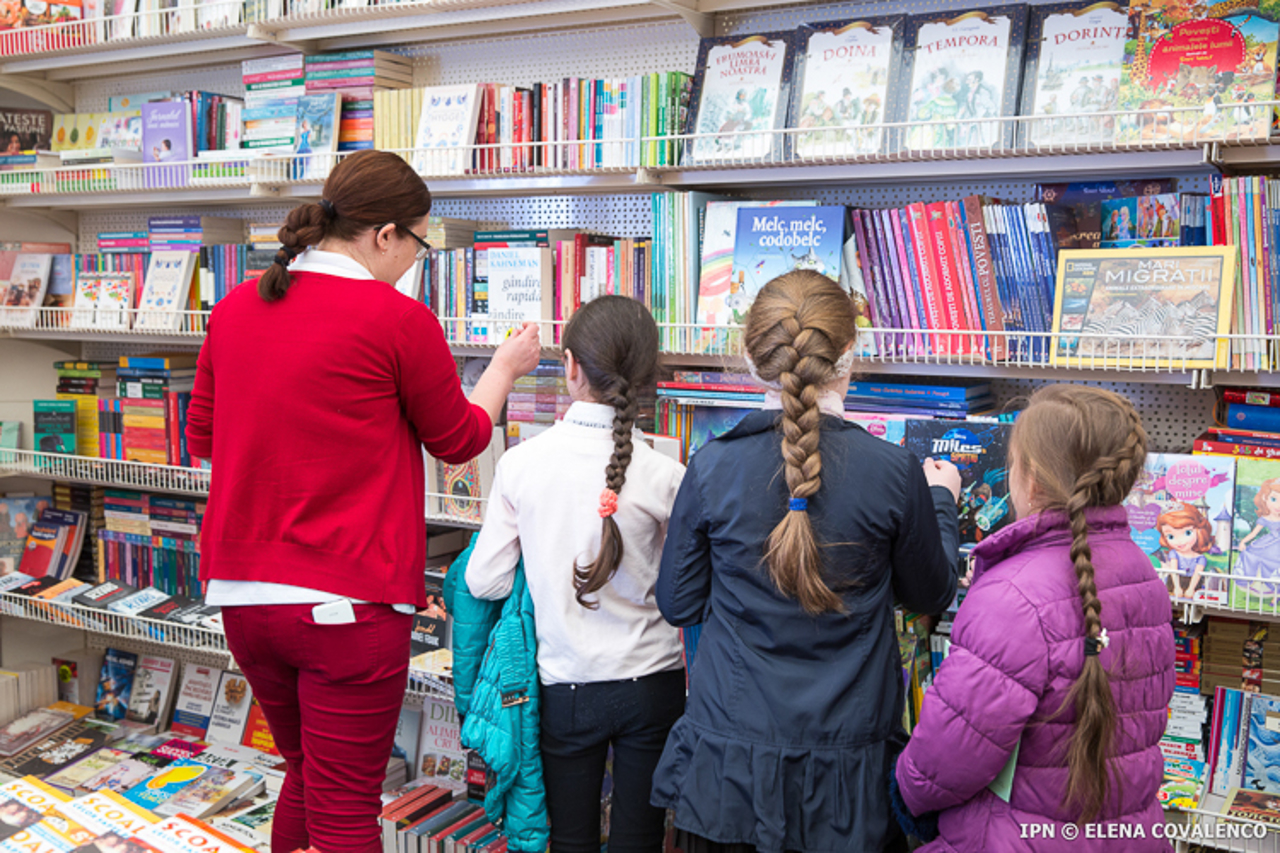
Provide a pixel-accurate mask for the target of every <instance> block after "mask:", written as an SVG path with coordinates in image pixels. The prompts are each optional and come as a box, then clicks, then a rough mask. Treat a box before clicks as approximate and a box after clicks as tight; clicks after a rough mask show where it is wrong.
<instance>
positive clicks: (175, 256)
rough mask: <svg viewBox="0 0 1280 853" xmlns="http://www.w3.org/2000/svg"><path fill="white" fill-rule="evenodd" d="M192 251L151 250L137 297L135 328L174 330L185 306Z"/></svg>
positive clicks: (195, 256)
mask: <svg viewBox="0 0 1280 853" xmlns="http://www.w3.org/2000/svg"><path fill="white" fill-rule="evenodd" d="M197 257H198V256H197V255H196V254H195V253H194V252H182V251H178V252H152V253H151V261H150V263H149V264H148V265H147V277H146V278H145V279H144V280H143V283H142V295H141V297H139V299H138V317H137V320H136V321H135V322H134V324H133V325H134V328H135V329H167V330H174V329H178V328H180V327H181V325H182V314H181V313H179V312H181V311H183V310H184V309H185V308H186V307H187V297H188V294H189V293H190V288H191V279H192V265H193V263H194V260H195V259H196V258H197Z"/></svg>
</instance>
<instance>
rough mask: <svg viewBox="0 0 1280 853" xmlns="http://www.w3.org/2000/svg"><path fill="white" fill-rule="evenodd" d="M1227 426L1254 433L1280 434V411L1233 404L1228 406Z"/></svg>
mask: <svg viewBox="0 0 1280 853" xmlns="http://www.w3.org/2000/svg"><path fill="white" fill-rule="evenodd" d="M1227 426H1228V427H1230V428H1231V429H1247V430H1253V431H1254V432H1280V409H1275V408H1271V407H1270V406H1248V405H1244V404H1242V403H1231V404H1230V405H1228V406H1227Z"/></svg>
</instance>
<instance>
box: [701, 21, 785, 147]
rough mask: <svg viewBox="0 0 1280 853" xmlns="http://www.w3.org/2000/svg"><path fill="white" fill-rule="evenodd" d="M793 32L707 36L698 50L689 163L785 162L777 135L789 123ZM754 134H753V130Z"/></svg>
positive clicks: (781, 145)
mask: <svg viewBox="0 0 1280 853" xmlns="http://www.w3.org/2000/svg"><path fill="white" fill-rule="evenodd" d="M794 38H795V36H794V34H793V33H789V32H775V33H763V34H760V35H751V36H727V37H719V38H704V39H703V40H702V43H701V44H700V45H699V46H698V70H697V74H696V75H695V78H694V84H693V99H692V108H691V109H690V110H689V124H688V130H687V132H688V133H690V134H696V137H695V138H694V139H693V140H691V141H690V142H689V145H688V148H687V151H686V155H685V156H686V158H687V159H686V162H690V163H718V162H730V161H737V162H752V161H755V162H760V161H766V162H767V161H769V160H772V159H775V158H781V157H782V156H783V152H784V151H785V148H786V146H784V145H783V144H782V135H781V134H778V133H776V132H775V131H776V130H777V129H780V128H782V127H784V126H785V125H786V119H787V105H788V103H789V101H790V95H791V73H792V67H791V66H792V64H793V60H794V57H793V52H794V50H795V42H794ZM753 131H754V132H753Z"/></svg>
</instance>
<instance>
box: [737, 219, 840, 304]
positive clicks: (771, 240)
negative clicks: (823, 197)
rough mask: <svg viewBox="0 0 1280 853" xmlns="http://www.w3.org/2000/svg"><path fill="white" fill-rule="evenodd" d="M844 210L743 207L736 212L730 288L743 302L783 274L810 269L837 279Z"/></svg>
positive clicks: (838, 276) (751, 298) (833, 279)
mask: <svg viewBox="0 0 1280 853" xmlns="http://www.w3.org/2000/svg"><path fill="white" fill-rule="evenodd" d="M845 218H846V214H845V209H844V208H843V207H799V208H795V207H743V208H740V209H739V210H738V228H737V236H736V238H735V241H734V246H733V271H732V273H731V277H730V284H729V287H730V289H731V290H735V291H741V292H742V293H744V294H746V301H747V304H750V303H751V302H752V301H754V300H755V296H756V294H757V293H759V292H760V289H761V288H762V287H764V286H765V285H766V284H768V283H769V282H770V281H772V280H773V279H774V278H776V277H778V276H780V275H782V274H783V273H787V272H790V271H791V270H796V269H808V270H813V271H815V272H818V273H821V274H822V275H825V276H826V277H827V278H829V279H831V280H832V281H837V282H838V281H839V280H840V267H841V262H842V258H843V254H844V222H845Z"/></svg>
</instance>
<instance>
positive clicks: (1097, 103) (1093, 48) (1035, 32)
mask: <svg viewBox="0 0 1280 853" xmlns="http://www.w3.org/2000/svg"><path fill="white" fill-rule="evenodd" d="M1128 29H1129V16H1128V14H1127V12H1126V10H1125V6H1124V5H1122V4H1119V3H1112V2H1101V3H1099V2H1096V0H1085V2H1082V3H1053V4H1047V5H1043V6H1032V7H1031V10H1030V20H1029V23H1028V25H1027V58H1026V62H1025V63H1024V64H1023V78H1024V79H1023V84H1022V109H1021V110H1020V114H1021V115H1024V116H1030V117H1033V119H1032V120H1030V121H1025V122H1022V124H1021V127H1022V134H1021V137H1022V139H1023V140H1024V141H1025V142H1026V144H1027V145H1028V146H1029V147H1032V148H1041V147H1044V148H1068V149H1074V148H1076V147H1077V146H1081V145H1097V144H1108V143H1110V142H1111V140H1112V138H1113V137H1114V136H1115V121H1116V119H1115V116H1094V115H1090V114H1091V113H1099V112H1111V111H1114V110H1115V109H1116V104H1117V103H1118V102H1119V96H1120V66H1121V64H1122V63H1123V62H1124V41H1125V34H1126V33H1127V32H1128ZM1060 115H1066V116H1068V117H1066V118H1056V116H1060Z"/></svg>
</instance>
